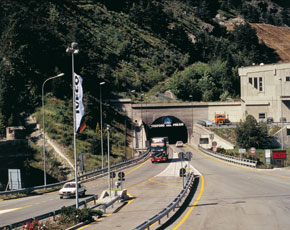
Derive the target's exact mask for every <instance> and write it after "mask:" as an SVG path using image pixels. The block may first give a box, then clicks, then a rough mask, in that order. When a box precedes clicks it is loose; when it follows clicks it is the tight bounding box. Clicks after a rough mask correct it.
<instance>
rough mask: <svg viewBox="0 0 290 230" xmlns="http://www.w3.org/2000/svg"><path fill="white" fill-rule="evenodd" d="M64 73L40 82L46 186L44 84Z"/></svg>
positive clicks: (44, 180) (44, 182)
mask: <svg viewBox="0 0 290 230" xmlns="http://www.w3.org/2000/svg"><path fill="white" fill-rule="evenodd" d="M63 75H64V73H60V74H58V75H56V76H54V77H50V78H47V79H46V80H45V81H44V82H43V84H42V91H41V95H42V96H41V99H42V130H43V134H42V139H43V176H44V178H43V184H44V186H46V152H45V125H44V114H45V113H44V85H45V83H46V82H47V81H49V80H52V79H55V78H58V77H61V76H63Z"/></svg>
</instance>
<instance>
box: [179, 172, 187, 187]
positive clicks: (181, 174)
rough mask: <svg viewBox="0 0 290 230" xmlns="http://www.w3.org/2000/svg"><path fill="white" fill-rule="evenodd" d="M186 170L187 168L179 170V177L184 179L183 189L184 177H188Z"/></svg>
mask: <svg viewBox="0 0 290 230" xmlns="http://www.w3.org/2000/svg"><path fill="white" fill-rule="evenodd" d="M185 174H186V169H185V168H181V169H180V170H179V176H180V177H182V185H183V188H184V177H185V176H186V175H185Z"/></svg>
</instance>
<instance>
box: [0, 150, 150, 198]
mask: <svg viewBox="0 0 290 230" xmlns="http://www.w3.org/2000/svg"><path fill="white" fill-rule="evenodd" d="M148 157H149V150H147V151H146V152H145V153H144V154H142V155H141V156H139V157H136V158H133V159H130V160H127V161H124V162H121V163H117V164H114V165H112V166H111V170H118V169H121V168H126V167H129V166H132V165H134V164H137V163H139V161H141V160H146V159H148ZM107 172H108V169H107V168H103V169H98V170H96V171H92V172H89V173H86V174H83V175H81V176H79V177H78V178H79V180H80V181H82V182H87V181H91V180H95V179H98V178H100V177H103V176H105V175H106V174H107ZM70 181H74V179H70V180H66V181H62V182H58V183H53V184H48V185H46V186H44V185H41V186H35V187H30V188H24V189H18V190H10V191H1V192H0V195H12V194H21V193H29V192H32V191H35V190H41V189H47V188H54V187H58V186H61V185H63V184H65V183H67V182H70Z"/></svg>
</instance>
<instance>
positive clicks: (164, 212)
mask: <svg viewBox="0 0 290 230" xmlns="http://www.w3.org/2000/svg"><path fill="white" fill-rule="evenodd" d="M193 180H194V174H193V172H192V173H190V174H189V176H188V178H187V182H186V184H185V186H184V188H183V189H182V190H181V192H180V193H179V195H178V196H177V197H176V198H175V199H174V200H173V201H172V202H171V203H170V204H169V205H168V206H167V207H166V208H165V209H163V210H162V211H161V212H159V213H158V214H157V215H155V216H153V217H152V218H150V219H149V220H147V221H145V222H144V223H143V224H141V225H139V226H138V227H136V228H135V230H143V229H148V230H149V229H150V226H151V225H152V224H154V223H155V222H157V221H159V224H160V220H161V219H162V218H163V217H164V216H167V217H168V216H169V212H171V211H172V210H173V211H174V209H175V208H178V206H179V203H180V202H181V200H182V198H183V197H184V196H185V194H186V192H187V191H188V189H189V188H190V185H191V184H192V182H193Z"/></svg>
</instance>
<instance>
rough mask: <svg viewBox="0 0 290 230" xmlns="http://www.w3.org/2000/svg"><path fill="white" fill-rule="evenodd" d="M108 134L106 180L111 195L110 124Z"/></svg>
mask: <svg viewBox="0 0 290 230" xmlns="http://www.w3.org/2000/svg"><path fill="white" fill-rule="evenodd" d="M107 134H108V138H107V139H108V181H109V196H110V197H111V172H110V170H111V169H110V125H107Z"/></svg>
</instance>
